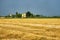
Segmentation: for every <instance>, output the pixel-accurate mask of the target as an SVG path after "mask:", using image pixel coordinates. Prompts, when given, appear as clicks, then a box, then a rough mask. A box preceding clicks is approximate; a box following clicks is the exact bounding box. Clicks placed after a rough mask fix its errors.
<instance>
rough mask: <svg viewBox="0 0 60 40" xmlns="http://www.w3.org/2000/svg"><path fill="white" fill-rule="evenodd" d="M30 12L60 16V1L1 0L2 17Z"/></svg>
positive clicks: (0, 11) (0, 12) (0, 13)
mask: <svg viewBox="0 0 60 40" xmlns="http://www.w3.org/2000/svg"><path fill="white" fill-rule="evenodd" d="M16 11H18V12H19V13H22V12H27V11H30V12H32V13H34V14H41V15H46V16H53V15H56V16H59V15H60V0H0V15H8V14H10V13H12V14H15V12H16Z"/></svg>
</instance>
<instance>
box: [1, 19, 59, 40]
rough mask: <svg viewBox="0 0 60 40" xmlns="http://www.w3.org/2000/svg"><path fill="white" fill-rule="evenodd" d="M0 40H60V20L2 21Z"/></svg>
mask: <svg viewBox="0 0 60 40" xmlns="http://www.w3.org/2000/svg"><path fill="white" fill-rule="evenodd" d="M31 24H34V25H31ZM35 24H44V26H41V25H39V26H38V25H37V26H36V25H35ZM45 24H46V25H55V26H59V28H55V27H53V26H51V27H49V26H48V27H46V26H45ZM0 40H60V19H0Z"/></svg>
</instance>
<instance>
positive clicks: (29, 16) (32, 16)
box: [0, 11, 60, 18]
mask: <svg viewBox="0 0 60 40" xmlns="http://www.w3.org/2000/svg"><path fill="white" fill-rule="evenodd" d="M25 14H26V18H60V16H44V15H38V14H36V15H35V14H33V13H31V12H30V11H28V12H26V13H25ZM0 17H2V16H0ZM4 17H5V18H22V14H20V13H18V12H16V13H15V14H9V15H7V16H4Z"/></svg>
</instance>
